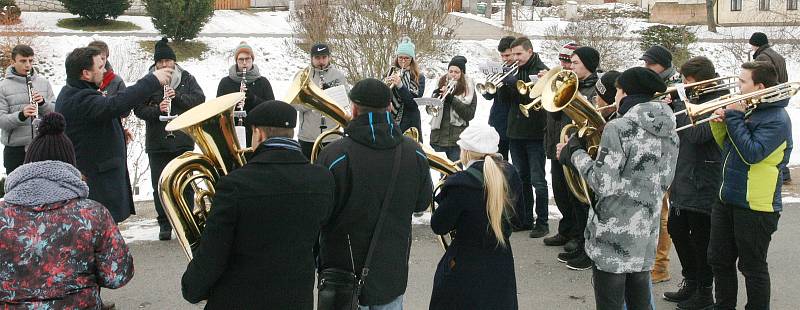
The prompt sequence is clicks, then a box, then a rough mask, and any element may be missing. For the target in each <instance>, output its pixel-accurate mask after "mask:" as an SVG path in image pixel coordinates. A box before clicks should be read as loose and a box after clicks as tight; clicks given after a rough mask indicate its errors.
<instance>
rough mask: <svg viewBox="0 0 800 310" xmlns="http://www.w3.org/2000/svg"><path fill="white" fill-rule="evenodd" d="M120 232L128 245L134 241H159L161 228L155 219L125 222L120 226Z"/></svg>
mask: <svg viewBox="0 0 800 310" xmlns="http://www.w3.org/2000/svg"><path fill="white" fill-rule="evenodd" d="M119 231H120V233H121V234H122V238H124V239H125V242H126V243H131V242H134V241H154V240H158V232H159V226H158V222H156V220H155V219H143V220H139V221H125V222H122V223H121V224H120V225H119ZM173 235H174V232H173Z"/></svg>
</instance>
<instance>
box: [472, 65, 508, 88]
mask: <svg viewBox="0 0 800 310" xmlns="http://www.w3.org/2000/svg"><path fill="white" fill-rule="evenodd" d="M506 68H508V72H506V73H502V72H498V73H495V74H490V75H489V76H487V77H486V82H484V83H478V84H477V85H475V90H477V91H478V93H480V94H481V95H484V94H494V93H497V89H498V88H500V87H503V80H505V78H506V77H508V76H509V75H512V74H517V71H518V70H519V65H518V64H516V63H514V64H512V65H511V66H503V71H505V69H506Z"/></svg>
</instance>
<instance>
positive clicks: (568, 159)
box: [558, 133, 586, 169]
mask: <svg viewBox="0 0 800 310" xmlns="http://www.w3.org/2000/svg"><path fill="white" fill-rule="evenodd" d="M578 150H584V151H585V150H586V141H583V139H581V138H578V136H577V135H576V134H574V133H573V134H572V135H571V136H570V137H569V141H567V145H565V146H564V148H563V149H561V154H559V155H560V156H559V157H558V162H559V163H561V164H562V165H564V166H568V167H571V168H573V169H574V168H575V166H574V165H573V164H572V154H573V153H575V152H577V151H578Z"/></svg>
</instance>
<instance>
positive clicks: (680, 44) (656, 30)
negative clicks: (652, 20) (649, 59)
mask: <svg viewBox="0 0 800 310" xmlns="http://www.w3.org/2000/svg"><path fill="white" fill-rule="evenodd" d="M634 33H636V34H639V35H640V36H641V40H640V42H639V47H640V48H641V49H642V51H646V50H647V49H648V48H650V47H651V46H653V45H661V46H663V47H665V48H667V49H668V50H669V51H670V52H671V53H672V63H673V64H674V65H675V66H680V65H682V64H683V63H684V62H685V61H686V60H688V59H689V58H691V57H692V55H691V53H689V44H692V43H696V42H697V37H696V36H695V35H694V33H692V32H691V31H689V29H688V28H687V27H686V26H666V25H654V26H650V27H647V28H645V29H643V30H637V31H634Z"/></svg>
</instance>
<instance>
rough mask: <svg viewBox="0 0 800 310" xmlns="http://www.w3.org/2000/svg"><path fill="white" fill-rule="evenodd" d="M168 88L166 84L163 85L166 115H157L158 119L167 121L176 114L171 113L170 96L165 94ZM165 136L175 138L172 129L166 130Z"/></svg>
mask: <svg viewBox="0 0 800 310" xmlns="http://www.w3.org/2000/svg"><path fill="white" fill-rule="evenodd" d="M168 90H169V86H168V85H164V100H166V101H167V115H159V116H158V120H159V121H162V122H169V121H171V120H173V119H175V118H176V117H178V116H177V115H172V97H169V96H167V91H168ZM167 138H175V134H174V133H172V131H167Z"/></svg>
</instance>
